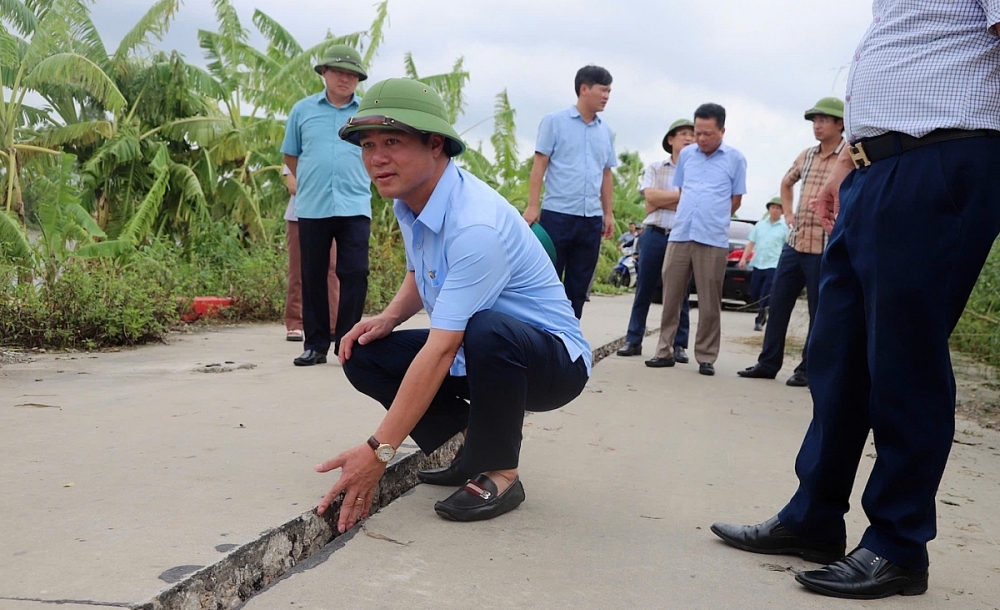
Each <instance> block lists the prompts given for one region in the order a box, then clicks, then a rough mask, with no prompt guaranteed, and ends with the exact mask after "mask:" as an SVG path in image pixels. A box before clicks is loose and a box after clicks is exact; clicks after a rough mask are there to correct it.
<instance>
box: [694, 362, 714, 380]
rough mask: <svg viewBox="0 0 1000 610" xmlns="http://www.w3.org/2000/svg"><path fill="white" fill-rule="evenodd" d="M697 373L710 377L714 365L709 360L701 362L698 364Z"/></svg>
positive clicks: (712, 373)
mask: <svg viewBox="0 0 1000 610" xmlns="http://www.w3.org/2000/svg"><path fill="white" fill-rule="evenodd" d="M698 374H699V375H708V376H709V377H711V376H712V375H714V374H715V365H714V364H712V363H711V362H702V363H701V364H699V365H698Z"/></svg>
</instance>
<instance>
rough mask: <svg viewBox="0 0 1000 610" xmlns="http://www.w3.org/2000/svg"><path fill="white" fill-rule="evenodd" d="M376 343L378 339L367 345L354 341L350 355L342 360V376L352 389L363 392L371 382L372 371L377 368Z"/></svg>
mask: <svg viewBox="0 0 1000 610" xmlns="http://www.w3.org/2000/svg"><path fill="white" fill-rule="evenodd" d="M377 344H378V341H375V342H373V343H369V344H368V345H361V344H360V343H357V342H355V343H354V345H353V346H352V347H351V357H350V358H349V359H348V360H347V361H346V362H344V376H346V377H347V380H348V381H350V382H351V385H352V386H354V389H356V390H358V391H359V392H362V393H365V394H367V392H365V389H366V388H368V387H370V385H371V383H372V373H374V372H375V371H376V370H378V369H377V366H378V360H379V358H378V355H377V352H378V349H377Z"/></svg>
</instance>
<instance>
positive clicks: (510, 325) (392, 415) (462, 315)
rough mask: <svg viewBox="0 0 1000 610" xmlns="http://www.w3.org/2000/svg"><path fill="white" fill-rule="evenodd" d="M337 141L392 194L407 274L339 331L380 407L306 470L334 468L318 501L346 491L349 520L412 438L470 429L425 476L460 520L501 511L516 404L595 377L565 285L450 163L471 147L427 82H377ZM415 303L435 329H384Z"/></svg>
mask: <svg viewBox="0 0 1000 610" xmlns="http://www.w3.org/2000/svg"><path fill="white" fill-rule="evenodd" d="M340 137H341V138H343V139H345V140H347V141H348V142H351V143H354V144H357V145H359V146H360V147H361V156H362V160H363V161H364V164H365V169H366V170H367V171H368V174H369V176H371V179H372V182H373V183H374V184H375V187H376V188H377V189H378V191H379V193H380V194H381V195H382V196H383V197H388V198H392V199H394V200H395V202H394V212H395V214H396V218H397V219H398V221H399V227H400V230H401V232H402V235H403V242H404V245H405V248H406V265H407V273H406V277H405V279H404V280H403V284H402V286H401V287H400V289H399V291H398V292H397V293H396V296H395V297H394V298H393V300H392V302H391V303H390V304H389V306H388V307H386V309H385V311H383V312H382V313H381V314H379V315H377V316H375V317H374V318H371V319H367V320H362V321H361V322H359V323H358V324H357V325H356V326H355V327H354V328H353V329H352V330H351V331H350V332H348V333H347V334H346V335H345V336H344V338H343V340H342V342H341V350H340V362H341V364H342V365H343V366H344V371H345V373H346V374H347V378H348V379H349V380H350V382H351V383H352V384H353V385H354V387H355V388H357V389H358V390H359V391H361V392H363V393H364V394H367V395H368V396H371V397H372V398H374V399H375V400H377V401H379V402H380V403H382V405H384V406H385V408H386V409H387V410H388V413H387V414H386V416H385V419H383V420H382V423H381V425H380V426H379V427H378V428H377V429H376V430H375V432H374V434H373V435H372V437H371V438H370V439H368V442H367V443H361V444H360V445H358V446H357V447H354V448H353V449H349V450H347V451H345V452H343V453H341V454H340V455H338V456H336V457H334V458H333V459H331V460H329V461H327V462H324V463H323V464H320V465H318V466H317V467H316V470H317V471H319V472H328V471H330V470H334V469H337V468H340V469H341V470H342V473H341V476H340V479H339V480H338V481H337V483H336V484H335V485H334V486H333V488H332V489H330V491H329V493H327V494H326V496H325V497H324V498H323V500H322V501H321V502H320V504H319V507H318V511H319V512H320V513H321V514H322V513H323V512H325V511H326V510H327V509H328V508H329V507H330V505H331V503H332V502H333V501H334V499H335V498H336V497H337V496H338V495H339V494H340V493H341V492H343V493H344V501H343V504H342V508H341V511H340V520H339V523H338V527H339V529H340V531H341V532H343V531H345V530H347V529H349V528H351V527H353V526H354V524H355V522H357V520H358V519H363V518H365V517H367V516H368V511H369V508H370V506H371V501H372V496H373V494H374V492H375V487H376V485H377V484H378V482H379V479H380V478H381V477H382V474H383V473H384V472H385V468H386V464H387V463H388V462H389V461H390V460H391V459H392V458H393V457H394V455H395V452H396V449H397V448H398V447H399V445H400V444H401V443H402V442H403V440H404V439H405V438H406V437H407V435H409V436H410V437H411V438H413V440H414V441H416V442H417V444H418V445H419V446H420V448H421V449H422V450H423V451H424V452H425V453H431V452H432V451H434V450H435V449H437V448H438V447H440V446H441V445H442V444H444V443H445V442H446V441H447V440H448V439H450V438H451V437H452V436H454V435H455V434H456V433H458V432H463V431H464V433H465V443H464V446H463V449H462V451H461V452H460V455H459V456H457V457H456V460H455V462H454V463H453V464H452V465H451V466H450V467H448V468H445V469H441V470H440V471H438V472H430V473H424V474H425V476H427V475H428V474H429V475H430V478H431V481H432V482H436V483H441V484H452V485H460V486H461V487H460V488H459V489H458V490H457V491H456V492H455V493H453V494H452V495H451V496H449V497H448V498H447V499H445V500H443V501H441V502H438V503H436V504H435V506H434V510H435V511H436V512H437V513H438V514H439V515H441V516H442V517H445V518H447V519H453V520H456V521H477V520H482V519H491V518H493V517H496V516H498V515H501V514H503V513H505V512H508V511H510V510H512V509H514V508H516V507H517V506H518V505H520V504H521V502H523V501H524V488H523V487H522V485H521V481H520V480H519V479H518V470H517V469H518V454H519V452H520V448H521V426H522V420H523V418H524V412H525V411H526V410H527V411H548V410H552V409H556V408H559V407H561V406H563V405H565V404H567V403H568V402H570V401H571V400H573V399H574V398H576V397H577V396H578V395H579V394H580V392H581V391H582V390H583V387H584V385H585V384H586V382H587V379H588V378H589V376H590V369H591V354H590V347H589V345H588V344H587V342H586V341H585V340H584V338H583V334H582V333H581V331H580V324H579V322H578V320H577V319H576V317H575V316H574V315H573V309H572V307H571V306H570V302H569V300H568V299H567V298H566V292H565V290H564V289H563V286H562V284H561V283H560V282H559V279H558V278H557V277H556V272H555V268H554V267H553V265H552V262H551V260H550V259H549V257H548V255H547V254H546V253H545V250H544V248H543V247H542V245H541V243H540V242H539V241H538V239H536V238H535V236H534V234H533V233H532V232H531V229H530V228H529V227H528V225H527V223H525V222H524V220H523V219H522V218H521V216H520V214H518V212H517V210H516V209H515V208H514V207H513V206H511V205H510V204H509V203H508V202H507V201H506V200H505V199H504V198H503V197H501V196H500V195H499V194H498V193H497V192H496V191H494V190H493V189H492V188H490V187H489V186H487V185H486V184H485V183H484V182H482V181H480V180H479V179H477V178H475V177H474V176H472V175H471V174H469V173H468V172H466V171H464V170H461V169H459V168H458V166H456V165H455V163H454V162H453V161H452V160H451V158H452V157H454V156H456V155H458V154H460V153H462V151H464V150H465V144H464V143H463V142H462V140H461V139H460V138H459V137H458V134H457V133H456V132H455V130H454V129H453V128H452V126H451V125H450V123H449V122H448V119H447V114H446V112H445V108H444V104H443V103H442V101H441V98H440V97H439V96H438V94H437V93H436V92H435V91H434V90H433V89H431V88H430V87H429V86H427V85H426V84H424V83H421V82H418V81H415V80H409V79H389V80H386V81H383V82H381V83H377V84H376V85H374V86H372V87H371V89H369V90H368V92H367V93H366V94H365V96H364V99H363V100H362V101H361V105H360V107H359V109H358V113H357V114H356V115H355V116H354V117H353V118H352V119H350V120H349V121H348V123H347V124H346V125H345V126H344V127H343V128H342V129H341V131H340ZM421 309H424V310H426V311H427V313H428V314H429V315H430V329H428V330H393V329H395V328H396V327H397V326H399V325H400V324H401V323H402V322H404V321H405V320H407V319H409V318H410V317H411V316H413V315H414V314H416V313H417V312H419V311H420V310H421Z"/></svg>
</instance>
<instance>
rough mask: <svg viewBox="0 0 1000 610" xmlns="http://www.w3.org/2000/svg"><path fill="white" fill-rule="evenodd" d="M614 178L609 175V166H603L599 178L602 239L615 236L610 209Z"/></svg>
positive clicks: (612, 213) (613, 214) (613, 217)
mask: <svg viewBox="0 0 1000 610" xmlns="http://www.w3.org/2000/svg"><path fill="white" fill-rule="evenodd" d="M614 191H615V179H614V177H613V176H612V175H611V168H610V167H605V168H604V178H603V179H602V180H601V211H602V212H604V239H611V238H612V237H614V236H615V213H614V212H613V211H612V205H613V204H614Z"/></svg>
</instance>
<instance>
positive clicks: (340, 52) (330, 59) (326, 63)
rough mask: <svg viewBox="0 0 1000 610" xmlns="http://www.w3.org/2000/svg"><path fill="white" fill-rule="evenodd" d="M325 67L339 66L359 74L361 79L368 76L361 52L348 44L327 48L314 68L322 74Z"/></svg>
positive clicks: (317, 72)
mask: <svg viewBox="0 0 1000 610" xmlns="http://www.w3.org/2000/svg"><path fill="white" fill-rule="evenodd" d="M323 68H339V69H341V70H348V71H350V72H354V73H355V74H357V75H358V80H359V81H363V80H365V79H366V78H368V74H367V73H366V72H365V67H364V66H363V65H362V64H361V54H360V53H358V52H357V51H355V50H354V49H352V48H351V47H349V46H347V45H346V44H338V45H334V46H332V47H330V48H329V49H327V51H326V54H325V55H324V56H323V59H322V60H321V61H320V62H319V63H318V64H316V66H315V67H314V68H313V70H315V71H316V74H319V75H320V76H322V75H323Z"/></svg>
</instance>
